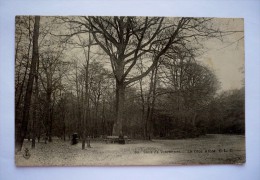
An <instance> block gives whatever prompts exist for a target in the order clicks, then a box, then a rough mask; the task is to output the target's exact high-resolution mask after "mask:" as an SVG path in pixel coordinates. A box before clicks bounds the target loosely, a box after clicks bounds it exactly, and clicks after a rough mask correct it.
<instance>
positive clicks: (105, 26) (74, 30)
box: [15, 16, 245, 151]
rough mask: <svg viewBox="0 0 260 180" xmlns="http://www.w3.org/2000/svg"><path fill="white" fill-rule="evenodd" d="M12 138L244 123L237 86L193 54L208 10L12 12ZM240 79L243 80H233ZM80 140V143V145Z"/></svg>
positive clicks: (185, 132) (138, 135)
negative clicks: (187, 13) (176, 13)
mask: <svg viewBox="0 0 260 180" xmlns="http://www.w3.org/2000/svg"><path fill="white" fill-rule="evenodd" d="M15 28H16V30H15V31H16V32H15V148H16V151H21V148H22V146H23V142H24V139H29V140H30V139H31V142H32V148H34V147H35V144H36V142H37V141H40V140H44V141H45V143H47V141H48V143H51V142H52V141H53V138H54V137H58V138H60V139H63V140H68V139H70V138H71V135H72V134H73V133H78V135H79V139H80V141H81V142H82V149H85V148H86V145H87V147H89V146H90V144H89V143H90V142H89V141H88V140H87V139H90V141H91V140H92V139H98V138H104V137H106V136H112V135H113V136H127V137H130V138H131V139H143V140H147V141H149V140H151V139H185V138H195V137H199V136H201V135H205V134H242V135H244V133H245V88H244V85H242V86H241V88H240V89H230V90H225V91H222V90H221V83H220V81H219V79H218V77H217V76H216V73H215V71H214V70H213V69H212V68H211V67H209V66H207V65H205V64H203V63H202V62H201V61H199V60H198V57H199V56H201V55H202V54H203V53H204V51H205V49H206V48H205V46H204V44H203V42H204V41H205V40H208V39H215V40H216V41H222V40H223V39H225V38H226V37H227V36H229V35H230V34H233V33H236V32H235V31H225V30H223V28H221V27H220V23H217V20H216V19H214V18H185V17H178V18H167V17H123V16H119V17H117V16H115V17H112V16H111V17H102V16H96V17H94V16H67V17H65V16H64V17H59V16H41V17H40V16H17V17H16V19H15ZM241 84H244V82H241ZM85 144H86V145H85Z"/></svg>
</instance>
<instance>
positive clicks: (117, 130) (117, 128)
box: [112, 82, 125, 136]
mask: <svg viewBox="0 0 260 180" xmlns="http://www.w3.org/2000/svg"><path fill="white" fill-rule="evenodd" d="M124 104H125V85H124V84H123V83H119V82H117V83H116V122H114V126H113V133H112V134H113V135H114V136H119V135H123V119H124Z"/></svg>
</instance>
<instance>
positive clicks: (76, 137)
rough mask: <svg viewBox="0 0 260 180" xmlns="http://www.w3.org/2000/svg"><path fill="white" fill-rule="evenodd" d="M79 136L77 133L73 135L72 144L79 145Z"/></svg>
mask: <svg viewBox="0 0 260 180" xmlns="http://www.w3.org/2000/svg"><path fill="white" fill-rule="evenodd" d="M78 139H79V137H78V134H77V133H74V134H72V139H71V144H72V145H74V144H78Z"/></svg>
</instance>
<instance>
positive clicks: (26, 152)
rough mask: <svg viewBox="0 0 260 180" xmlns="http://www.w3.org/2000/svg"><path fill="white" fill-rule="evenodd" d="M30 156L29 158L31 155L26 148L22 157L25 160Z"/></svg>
mask: <svg viewBox="0 0 260 180" xmlns="http://www.w3.org/2000/svg"><path fill="white" fill-rule="evenodd" d="M30 156H31V154H30V152H29V149H28V148H25V150H24V154H23V157H24V158H25V159H29V158H30Z"/></svg>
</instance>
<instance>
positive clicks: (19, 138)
mask: <svg viewBox="0 0 260 180" xmlns="http://www.w3.org/2000/svg"><path fill="white" fill-rule="evenodd" d="M39 26H40V17H39V16H35V23H34V32H33V49H32V51H33V53H32V62H31V67H30V73H29V79H28V83H27V88H26V93H25V97H24V108H23V117H22V124H21V128H19V129H18V131H17V135H16V142H15V148H16V152H18V151H21V149H22V146H23V140H24V138H25V136H26V133H27V126H28V121H29V113H30V106H31V96H32V90H33V81H34V77H35V73H36V65H37V61H38V59H39V48H38V39H39Z"/></svg>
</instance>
